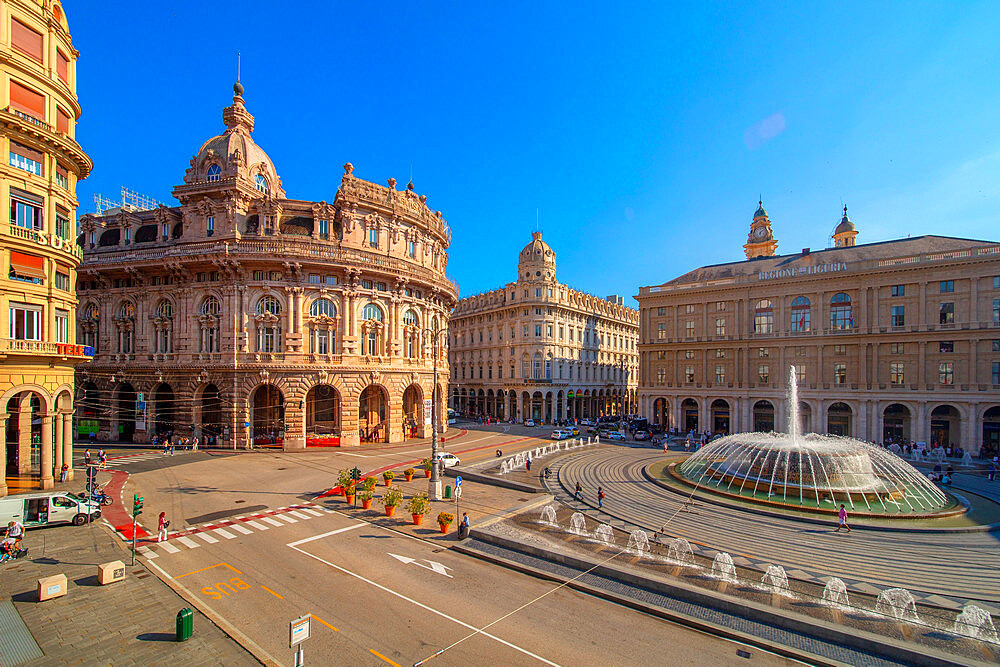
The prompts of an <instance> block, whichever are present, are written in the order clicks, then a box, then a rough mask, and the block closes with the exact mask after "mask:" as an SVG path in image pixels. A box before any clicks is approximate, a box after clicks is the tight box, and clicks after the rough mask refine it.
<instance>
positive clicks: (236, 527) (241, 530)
mask: <svg viewBox="0 0 1000 667" xmlns="http://www.w3.org/2000/svg"><path fill="white" fill-rule="evenodd" d="M248 523H249V522H248ZM229 527H230V528H232V529H233V530H235V531H236V532H237V533H243V534H244V535H252V534H253V531H252V530H247V529H246V528H244V527H243V526H241V525H240V524H238V523H234V524H233V525H231V526H229Z"/></svg>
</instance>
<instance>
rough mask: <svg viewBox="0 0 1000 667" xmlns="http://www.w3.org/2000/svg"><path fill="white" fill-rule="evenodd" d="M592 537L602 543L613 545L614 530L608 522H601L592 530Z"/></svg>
mask: <svg viewBox="0 0 1000 667" xmlns="http://www.w3.org/2000/svg"><path fill="white" fill-rule="evenodd" d="M594 539H595V540H597V541H598V542H601V543H602V544H607V545H609V546H614V543H615V531H614V529H613V528H611V526H609V525H608V524H606V523H602V524H601V525H600V526H598V527H597V529H596V530H594Z"/></svg>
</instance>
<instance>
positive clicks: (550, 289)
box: [549, 287, 552, 299]
mask: <svg viewBox="0 0 1000 667" xmlns="http://www.w3.org/2000/svg"><path fill="white" fill-rule="evenodd" d="M549 298H550V299H551V298H552V288H551V287H550V288H549Z"/></svg>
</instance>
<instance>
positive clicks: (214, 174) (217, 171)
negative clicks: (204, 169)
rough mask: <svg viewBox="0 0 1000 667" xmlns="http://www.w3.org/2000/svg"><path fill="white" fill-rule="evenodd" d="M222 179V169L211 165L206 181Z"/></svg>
mask: <svg viewBox="0 0 1000 667" xmlns="http://www.w3.org/2000/svg"><path fill="white" fill-rule="evenodd" d="M220 178H222V167H220V166H219V165H217V164H213V165H212V166H211V167H209V168H208V180H210V181H217V180H219V179H220Z"/></svg>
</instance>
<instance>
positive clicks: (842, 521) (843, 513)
mask: <svg viewBox="0 0 1000 667" xmlns="http://www.w3.org/2000/svg"><path fill="white" fill-rule="evenodd" d="M837 521H838V523H837V530H835V531H833V532H835V533H839V532H840V529H841V528H846V529H847V532H851V527H850V526H848V525H847V508H846V507H844V504H843V503H841V504H840V510H838V511H837Z"/></svg>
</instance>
